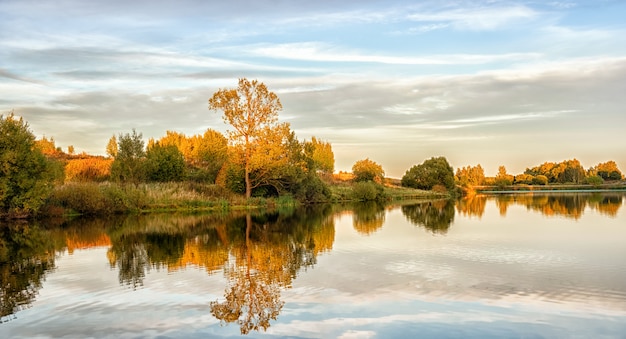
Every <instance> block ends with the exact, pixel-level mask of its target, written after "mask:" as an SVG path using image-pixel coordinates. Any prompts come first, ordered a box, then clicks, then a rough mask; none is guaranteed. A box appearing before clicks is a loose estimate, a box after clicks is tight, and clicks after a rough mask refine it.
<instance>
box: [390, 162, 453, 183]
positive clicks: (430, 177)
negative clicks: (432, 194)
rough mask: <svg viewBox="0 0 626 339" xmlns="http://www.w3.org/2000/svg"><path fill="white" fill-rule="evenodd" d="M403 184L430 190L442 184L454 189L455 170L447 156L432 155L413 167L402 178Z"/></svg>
mask: <svg viewBox="0 0 626 339" xmlns="http://www.w3.org/2000/svg"><path fill="white" fill-rule="evenodd" d="M401 184H402V186H405V187H412V188H419V189H424V190H430V189H432V188H433V186H435V185H442V186H444V187H445V188H447V189H448V190H452V189H454V170H453V169H452V166H450V164H449V163H448V160H447V159H446V158H445V157H437V158H435V157H432V158H430V159H428V160H425V161H424V162H423V163H421V164H420V165H415V166H413V167H411V168H410V169H409V170H408V171H406V173H405V174H404V176H403V177H402V179H401Z"/></svg>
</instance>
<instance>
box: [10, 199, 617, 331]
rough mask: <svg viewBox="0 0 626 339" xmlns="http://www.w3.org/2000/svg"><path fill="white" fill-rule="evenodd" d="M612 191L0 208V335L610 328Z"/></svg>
mask: <svg viewBox="0 0 626 339" xmlns="http://www.w3.org/2000/svg"><path fill="white" fill-rule="evenodd" d="M623 205H624V193H623V192H621V193H617V192H614V193H609V194H598V193H593V194H591V193H589V194H577V193H567V194H545V193H542V194H535V195H532V194H515V195H497V196H487V195H478V196H473V197H470V198H465V199H462V200H459V201H457V202H454V201H431V202H421V203H410V204H403V205H391V206H383V205H379V204H376V203H367V204H356V205H351V206H338V205H335V206H316V207H311V208H305V209H299V210H293V211H283V212H281V213H272V214H247V215H246V214H239V215H234V214H232V215H177V214H174V215H149V216H141V217H137V216H134V217H119V218H111V219H89V220H77V221H73V222H69V223H67V222H66V223H63V224H62V225H60V226H59V225H53V224H54V223H53V222H52V221H50V222H39V223H37V224H11V225H3V226H2V228H1V230H2V231H1V232H0V233H1V237H0V289H1V290H0V292H1V295H0V297H1V298H0V312H1V313H0V314H1V316H2V323H0V337H2V338H8V337H11V338H31V337H81V338H82V337H116V338H117V337H121V338H125V337H132V338H136V337H176V338H178V337H198V338H205V337H231V336H239V335H242V334H244V335H247V336H248V337H285V336H287V337H302V338H319V337H324V338H326V337H343V338H370V337H371V338H373V337H378V338H389V337H398V338H402V337H406V338H409V337H411V338H412V337H437V338H440V337H463V338H467V337H480V338H484V337H494V338H501V337H513V338H516V337H550V338H554V337H572V336H575V337H624V333H626V270H625V269H626V246H625V245H626V212H624V208H623Z"/></svg>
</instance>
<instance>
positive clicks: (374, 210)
mask: <svg viewBox="0 0 626 339" xmlns="http://www.w3.org/2000/svg"><path fill="white" fill-rule="evenodd" d="M352 212H353V214H352V225H353V226H354V229H355V230H356V231H357V232H359V233H361V234H363V235H369V234H372V233H374V232H376V231H377V230H378V229H380V228H381V227H383V224H384V223H385V206H384V205H383V204H381V203H379V202H377V201H366V202H361V203H358V204H354V205H352Z"/></svg>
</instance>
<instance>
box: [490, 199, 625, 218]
mask: <svg viewBox="0 0 626 339" xmlns="http://www.w3.org/2000/svg"><path fill="white" fill-rule="evenodd" d="M495 200H496V205H497V206H498V209H499V210H500V215H502V216H504V215H506V212H507V210H508V208H509V206H511V205H522V206H525V207H526V208H527V209H529V210H532V211H537V212H540V213H541V214H543V215H546V216H564V217H567V218H574V219H579V218H580V217H581V216H582V215H583V213H584V211H585V208H587V206H589V207H590V208H591V209H595V210H597V211H598V212H600V213H601V214H606V215H609V216H615V215H617V211H618V210H619V208H620V207H621V206H622V201H623V194H620V193H615V194H610V193H608V194H607V193H601V194H598V193H594V194H586V193H562V194H557V193H551V194H546V193H538V194H533V193H528V194H503V195H498V196H496V197H495Z"/></svg>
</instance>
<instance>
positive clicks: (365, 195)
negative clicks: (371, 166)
mask: <svg viewBox="0 0 626 339" xmlns="http://www.w3.org/2000/svg"><path fill="white" fill-rule="evenodd" d="M352 199H354V200H358V201H372V200H384V199H385V189H384V187H383V186H382V185H380V184H377V183H375V182H373V181H359V182H356V183H354V185H353V186H352Z"/></svg>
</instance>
